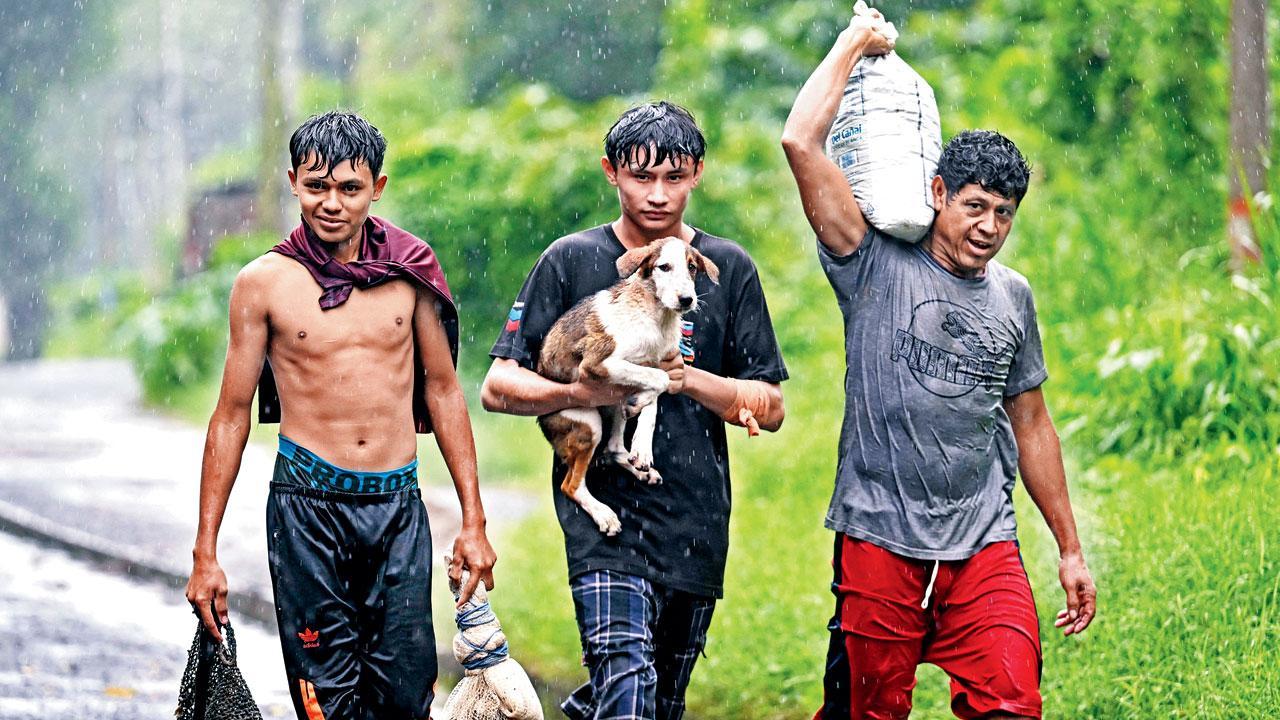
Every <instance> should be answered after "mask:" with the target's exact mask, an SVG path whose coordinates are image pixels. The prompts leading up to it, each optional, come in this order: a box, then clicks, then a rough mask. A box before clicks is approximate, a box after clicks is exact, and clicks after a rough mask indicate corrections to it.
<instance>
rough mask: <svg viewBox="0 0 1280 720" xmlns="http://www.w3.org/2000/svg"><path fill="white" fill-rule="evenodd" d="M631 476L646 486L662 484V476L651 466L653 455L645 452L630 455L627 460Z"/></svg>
mask: <svg viewBox="0 0 1280 720" xmlns="http://www.w3.org/2000/svg"><path fill="white" fill-rule="evenodd" d="M627 460H628V466H629V469H630V470H631V474H632V475H635V476H636V479H637V480H639V481H640V482H642V483H645V484H646V485H657V484H658V483H660V482H662V475H661V474H659V473H658V468H656V467H654V466H653V454H652V453H646V452H638V453H632V454H631V456H630V457H629V458H628V459H627Z"/></svg>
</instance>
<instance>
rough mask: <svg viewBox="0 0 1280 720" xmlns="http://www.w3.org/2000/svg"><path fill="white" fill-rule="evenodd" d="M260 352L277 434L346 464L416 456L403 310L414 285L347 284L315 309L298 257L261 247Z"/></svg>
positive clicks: (394, 462)
mask: <svg viewBox="0 0 1280 720" xmlns="http://www.w3.org/2000/svg"><path fill="white" fill-rule="evenodd" d="M260 262H264V263H267V268H268V269H269V272H270V275H271V276H272V279H273V282H272V283H271V289H270V290H269V291H268V293H269V294H268V298H267V324H268V327H269V331H270V336H269V339H268V341H267V343H268V344H267V356H268V358H270V360H271V367H272V370H273V372H274V374H275V379H276V386H277V388H278V389H279V392H280V406H281V423H280V433H281V434H282V435H285V436H286V437H288V438H289V439H291V440H293V441H294V442H296V443H298V444H299V445H302V446H303V447H305V448H307V449H309V450H311V451H312V452H314V453H315V454H317V455H319V456H320V457H321V458H324V459H325V460H328V461H329V462H331V463H333V464H335V465H338V466H340V467H344V468H348V469H351V470H366V471H382V470H391V469H395V468H399V467H402V466H404V465H406V464H408V463H409V462H410V461H412V460H413V458H414V457H415V456H416V454H417V437H416V435H415V433H414V427H413V403H412V395H413V373H414V367H413V318H414V307H415V303H416V301H417V291H416V290H415V288H414V287H413V285H411V284H410V283H408V282H407V281H404V280H392V281H390V282H387V283H384V284H382V285H377V286H375V287H372V288H368V289H364V290H362V289H360V288H355V289H353V290H352V291H351V296H350V298H348V299H347V301H346V302H345V303H343V304H342V305H339V306H338V307H335V308H332V309H329V310H321V309H320V304H319V302H318V300H319V297H320V293H321V289H320V286H319V285H317V284H316V282H315V280H313V279H312V278H311V274H310V273H309V272H307V270H306V268H304V267H303V266H302V265H301V264H299V263H298V262H296V261H294V260H292V259H290V258H287V257H284V256H282V255H278V254H275V253H268V255H267V257H264V258H262V259H261V260H260Z"/></svg>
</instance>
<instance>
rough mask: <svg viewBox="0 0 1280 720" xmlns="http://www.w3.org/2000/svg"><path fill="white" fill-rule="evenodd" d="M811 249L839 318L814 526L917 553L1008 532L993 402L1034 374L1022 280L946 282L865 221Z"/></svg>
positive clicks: (973, 547) (923, 258)
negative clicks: (834, 454) (823, 475)
mask: <svg viewBox="0 0 1280 720" xmlns="http://www.w3.org/2000/svg"><path fill="white" fill-rule="evenodd" d="M818 257H819V260H820V261H821V263H822V269H823V271H824V272H826V274H827V279H828V280H829V281H830V282H831V286H832V287H833V288H834V289H835V291H836V299H837V301H838V302H839V303H840V310H841V312H842V313H843V314H844V321H845V363H846V369H845V382H844V389H845V412H844V426H843V428H842V430H841V432H840V457H839V466H838V468H837V470H836V489H835V493H834V494H833V495H832V498H831V507H830V509H829V510H828V512H827V519H826V526H827V527H828V528H830V529H832V530H836V531H838V532H842V533H845V534H848V535H851V536H853V537H856V538H859V539H861V540H866V541H867V542H870V543H873V544H875V545H879V546H880V547H883V548H885V549H886V550H890V551H892V552H895V553H898V554H900V555H906V556H908V557H913V558H919V559H924V560H963V559H965V558H968V557H971V556H972V555H974V554H975V553H977V552H978V551H979V550H981V549H982V548H983V547H984V546H986V545H988V544H990V543H993V542H998V541H1001V540H1012V539H1014V538H1015V536H1016V532H1017V526H1016V523H1015V521H1014V516H1013V486H1014V481H1015V478H1016V477H1017V469H1018V447H1017V444H1016V443H1015V442H1014V437H1013V428H1012V427H1011V426H1010V424H1009V416H1008V415H1007V414H1005V411H1004V406H1003V404H1002V401H1003V400H1004V398H1006V397H1009V396H1012V395H1017V394H1018V393H1021V392H1025V391H1027V390H1031V389H1033V388H1035V387H1038V386H1039V385H1040V384H1041V383H1043V382H1044V381H1045V378H1046V377H1047V373H1046V372H1045V367H1044V355H1043V352H1042V350H1041V347H1040V331H1039V329H1038V328H1037V327H1036V310H1035V304H1034V302H1033V300H1032V298H1031V287H1030V286H1029V285H1028V284H1027V280H1026V278H1024V277H1023V276H1022V275H1020V274H1018V273H1017V272H1015V271H1013V270H1011V269H1009V268H1007V267H1005V266H1004V265H1001V264H1000V263H998V262H995V261H994V260H993V261H991V262H990V263H988V264H987V272H986V274H985V275H984V276H983V277H981V278H975V279H964V278H959V277H956V276H955V275H952V274H951V273H949V272H947V271H946V270H944V269H943V268H942V266H940V265H938V263H937V262H936V261H935V260H934V259H933V258H932V257H931V256H930V255H929V254H928V253H927V252H925V250H924V249H923V248H921V247H920V246H917V245H908V244H906V243H902V242H899V241H897V240H894V239H892V238H890V237H889V236H887V235H884V234H882V233H880V232H879V231H877V230H875V229H872V230H869V231H868V232H867V235H866V237H865V238H864V239H863V241H862V245H861V246H859V248H858V250H857V251H856V252H854V253H851V254H849V255H846V256H843V257H837V256H835V255H832V254H831V253H830V252H828V251H827V249H826V248H825V247H824V246H823V245H822V243H820V242H819V243H818Z"/></svg>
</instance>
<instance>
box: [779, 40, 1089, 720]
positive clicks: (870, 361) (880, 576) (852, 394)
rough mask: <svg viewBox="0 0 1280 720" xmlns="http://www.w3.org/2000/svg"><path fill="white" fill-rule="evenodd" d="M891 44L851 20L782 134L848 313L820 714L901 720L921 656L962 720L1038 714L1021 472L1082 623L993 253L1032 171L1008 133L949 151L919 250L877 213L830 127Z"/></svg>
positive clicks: (1034, 388) (1082, 598)
mask: <svg viewBox="0 0 1280 720" xmlns="http://www.w3.org/2000/svg"><path fill="white" fill-rule="evenodd" d="M891 47H892V44H891V42H890V41H888V40H887V39H886V38H885V37H884V36H882V35H881V34H879V33H878V32H876V31H874V30H868V29H855V28H852V27H851V28H850V29H848V30H846V31H845V32H843V33H841V35H840V37H839V39H838V40H837V41H836V43H835V46H834V47H833V48H832V50H831V52H830V53H829V54H828V55H827V57H826V59H824V60H823V61H822V63H821V65H819V66H818V68H817V69H816V70H815V71H814V73H813V75H812V76H811V77H810V78H809V80H808V82H806V83H805V85H804V87H803V89H801V91H800V94H799V96H798V97H797V98H796V102H795V106H794V108H793V109H792V111H791V116H790V118H788V120H787V125H786V130H785V131H784V135H783V140H782V144H783V147H784V149H785V150H786V153H787V159H788V161H789V162H790V164H791V169H792V173H793V174H794V175H795V178H796V184H797V185H798V186H799V189H800V197H801V200H802V201H803V203H804V209H805V213H806V215H807V216H808V218H809V222H810V224H811V225H812V226H813V229H814V231H815V232H816V233H817V236H818V257H819V261H820V262H821V264H822V269H823V271H824V272H825V273H826V275H827V279H828V280H829V281H830V282H831V286H832V288H834V289H835V293H836V299H837V301H838V302H839V304H840V310H841V312H842V313H843V315H844V321H845V360H846V363H847V369H846V373H845V393H846V403H845V415H844V426H843V430H842V432H841V435H840V451H839V466H838V469H837V471H836V487H835V492H834V494H833V495H832V498H831V505H830V509H829V510H828V513H827V518H826V525H827V527H829V528H831V529H832V530H834V531H836V549H835V561H834V566H835V582H834V583H833V589H834V592H835V593H836V597H837V607H836V615H835V617H834V618H833V619H832V623H831V625H830V628H831V630H832V640H831V647H830V651H829V654H828V659H827V665H826V667H827V672H826V677H825V681H824V683H825V690H826V692H825V700H824V704H823V707H822V710H821V711H820V712H819V714H818V717H820V718H824V719H829V718H862V717H895V718H896V717H905V716H906V715H907V714H908V713H909V712H910V708H911V689H912V687H913V686H914V685H915V668H916V665H917V664H919V663H921V662H930V663H934V664H936V665H938V666H939V667H941V668H942V669H943V670H945V671H946V672H947V673H948V674H949V675H950V676H951V678H952V683H951V692H952V703H951V706H952V709H953V711H954V712H955V713H956V714H957V715H958V716H960V717H993V716H998V717H1034V718H1038V717H1040V715H1041V704H1042V703H1041V698H1040V692H1039V685H1040V661H1041V653H1040V640H1039V624H1038V621H1037V618H1036V610H1035V603H1034V601H1033V600H1032V597H1031V589H1030V586H1029V583H1028V582H1027V576H1026V572H1025V570H1024V569H1023V567H1022V562H1021V557H1020V555H1019V553H1018V550H1017V544H1016V532H1017V527H1016V523H1015V520H1014V511H1013V501H1012V494H1013V487H1014V483H1015V481H1016V478H1017V475H1018V473H1019V471H1020V472H1021V474H1022V479H1023V484H1024V485H1025V487H1026V489H1027V492H1028V493H1029V494H1030V496H1031V498H1032V500H1033V501H1034V502H1035V503H1036V505H1037V507H1038V508H1039V509H1040V512H1041V513H1042V514H1043V516H1044V518H1045V521H1046V523H1047V524H1048V525H1049V528H1050V530H1051V531H1052V532H1053V535H1054V538H1055V539H1056V540H1057V543H1058V549H1059V553H1060V556H1061V561H1060V563H1059V577H1060V579H1061V581H1062V585H1063V588H1064V589H1065V590H1066V596H1067V607H1066V609H1064V610H1062V611H1061V612H1060V613H1059V614H1058V617H1057V620H1056V621H1055V623H1054V624H1055V625H1056V626H1057V627H1060V628H1063V632H1064V634H1066V635H1072V634H1075V633H1079V632H1082V631H1083V630H1084V629H1085V628H1086V627H1088V625H1089V623H1090V622H1091V621H1092V619H1093V616H1094V612H1095V600H1096V596H1097V591H1096V589H1095V587H1094V584H1093V580H1092V578H1091V576H1090V574H1089V570H1088V568H1087V566H1086V565H1085V561H1084V555H1083V552H1082V550H1081V548H1080V541H1079V539H1078V537H1077V535H1076V527H1075V519H1074V517H1073V514H1072V510H1071V502H1070V499H1069V497H1068V493H1067V484H1066V477H1065V472H1064V471H1063V464H1062V452H1061V447H1060V445H1059V442H1058V436H1057V433H1056V431H1055V430H1054V427H1053V422H1052V420H1051V419H1050V417H1049V413H1048V410H1047V409H1046V407H1045V402H1044V396H1043V394H1042V393H1041V390H1040V386H1041V384H1042V383H1044V381H1045V379H1046V378H1047V373H1046V371H1045V366H1044V357H1043V353H1042V351H1041V347H1040V333H1039V330H1038V329H1037V326H1036V311H1035V304H1034V302H1033V300H1032V294H1031V288H1030V286H1029V285H1028V284H1027V281H1026V279H1025V278H1024V277H1022V276H1021V275H1019V274H1018V273H1017V272H1014V271H1013V270H1011V269H1009V268H1007V267H1005V266H1004V265H1002V264H1000V263H998V262H996V261H995V260H993V258H994V257H995V255H996V254H997V253H998V252H999V251H1000V249H1001V247H1002V246H1003V245H1004V241H1005V238H1006V237H1007V236H1008V234H1009V231H1010V229H1011V228H1012V226H1013V220H1014V216H1015V214H1016V213H1017V210H1018V205H1019V203H1020V202H1021V200H1022V198H1023V196H1024V195H1025V194H1026V190H1027V184H1028V180H1029V178H1030V169H1029V168H1028V166H1027V164H1026V161H1025V160H1024V159H1023V157H1022V155H1021V153H1020V152H1019V151H1018V149H1017V148H1016V147H1015V146H1014V144H1013V143H1012V142H1011V141H1010V140H1009V139H1008V138H1005V137H1004V136H1003V135H1000V134H999V133H995V132H988V131H970V132H965V133H961V134H959V135H957V136H956V137H955V138H953V139H952V140H951V141H950V142H949V143H948V144H947V146H946V148H945V149H944V150H943V153H942V158H941V160H940V161H939V165H938V171H937V172H938V174H937V176H936V177H934V178H933V181H932V185H931V189H930V195H931V201H932V203H933V206H934V209H935V210H936V211H937V217H936V219H935V220H934V223H933V226H932V227H931V228H930V230H929V232H928V233H927V234H926V236H925V238H924V239H923V240H922V241H921V242H920V244H919V245H911V244H907V243H904V242H901V241H899V240H895V239H893V238H891V237H889V236H887V235H884V234H882V233H880V232H879V231H878V230H876V229H875V228H873V227H870V226H869V225H868V223H867V221H866V219H865V218H864V217H863V215H862V212H861V211H860V210H859V208H858V204H857V202H856V201H855V198H854V197H853V195H852V193H851V192H850V191H849V186H848V184H847V183H846V181H845V179H844V176H843V174H842V173H841V172H840V170H839V169H838V168H837V167H836V165H835V164H834V163H833V162H831V160H830V159H828V158H827V157H826V155H825V154H824V152H823V141H824V139H825V135H826V132H827V130H828V128H829V127H830V126H831V122H832V120H833V119H834V117H835V114H836V110H837V108H838V106H839V103H840V100H841V96H842V92H843V87H844V84H845V80H846V79H847V78H848V77H849V75H850V73H851V72H853V70H854V67H855V65H856V64H857V62H858V61H859V60H860V59H861V57H863V56H864V55H877V54H883V53H885V52H888V50H889V49H891Z"/></svg>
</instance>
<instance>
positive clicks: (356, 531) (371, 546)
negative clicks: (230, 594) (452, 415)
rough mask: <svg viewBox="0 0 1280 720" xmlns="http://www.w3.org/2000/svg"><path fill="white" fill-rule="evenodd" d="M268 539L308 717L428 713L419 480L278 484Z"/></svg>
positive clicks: (284, 633)
mask: <svg viewBox="0 0 1280 720" xmlns="http://www.w3.org/2000/svg"><path fill="white" fill-rule="evenodd" d="M281 462H283V458H281V459H279V461H278V462H277V468H276V476H277V479H280V476H281V468H280V464H281ZM267 543H268V548H269V552H270V562H271V581H272V585H273V587H274V589H275V597H276V619H277V620H278V621H279V624H280V642H281V644H282V645H283V647H284V661H285V670H286V672H287V673H288V676H289V691H290V693H291V694H292V695H293V702H294V709H295V710H296V712H297V714H298V717H299V718H300V720H322V719H323V720H374V719H375V718H376V720H401V719H404V720H410V719H413V720H418V719H420V718H426V717H428V716H429V714H430V709H431V700H432V696H433V694H432V688H433V686H434V685H435V681H436V673H437V669H436V648H435V636H434V634H433V630H432V627H431V533H430V528H429V527H428V524H427V513H426V509H425V508H424V507H423V505H422V499H421V495H420V494H419V492H418V489H417V487H412V488H407V489H404V490H398V491H395V492H389V493H343V492H332V491H327V490H317V489H314V488H310V487H303V486H299V485H293V484H286V483H281V482H273V483H272V484H271V496H270V498H269V500H268V501H267Z"/></svg>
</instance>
